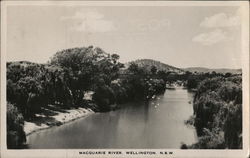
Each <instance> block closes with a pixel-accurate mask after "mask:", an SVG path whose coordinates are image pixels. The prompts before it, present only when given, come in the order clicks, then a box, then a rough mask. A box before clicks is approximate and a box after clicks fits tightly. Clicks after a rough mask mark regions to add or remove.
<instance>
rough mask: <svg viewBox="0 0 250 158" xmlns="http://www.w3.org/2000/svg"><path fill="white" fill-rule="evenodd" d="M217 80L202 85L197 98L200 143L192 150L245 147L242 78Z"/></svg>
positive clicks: (196, 113)
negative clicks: (243, 139)
mask: <svg viewBox="0 0 250 158" xmlns="http://www.w3.org/2000/svg"><path fill="white" fill-rule="evenodd" d="M227 76H229V77H213V78H208V79H205V80H204V81H202V82H201V83H200V85H199V86H198V89H197V92H196V94H195V97H194V115H195V123H194V125H195V127H196V130H197V134H198V136H199V141H198V143H196V144H193V145H191V146H190V147H189V148H202V149H207V148H210V149H211V148H216V149H221V148H229V149H239V148H242V85H241V76H231V75H227Z"/></svg>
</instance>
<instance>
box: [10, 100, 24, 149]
mask: <svg viewBox="0 0 250 158" xmlns="http://www.w3.org/2000/svg"><path fill="white" fill-rule="evenodd" d="M23 125H24V120H23V116H22V114H21V113H19V112H18V110H17V108H16V107H15V106H14V105H12V104H10V103H8V104H7V147H8V149H17V148H20V147H21V146H22V145H24V143H25V142H26V135H25V132H24V130H23Z"/></svg>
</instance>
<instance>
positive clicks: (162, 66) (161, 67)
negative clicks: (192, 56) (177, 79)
mask: <svg viewBox="0 0 250 158" xmlns="http://www.w3.org/2000/svg"><path fill="white" fill-rule="evenodd" d="M131 63H135V64H137V65H138V66H140V67H145V68H146V69H148V70H150V69H151V67H152V66H155V67H156V68H157V70H163V71H172V72H177V73H183V72H184V71H183V70H182V69H180V68H177V67H174V66H171V65H168V64H164V63H162V62H160V61H156V60H152V59H138V60H135V61H131V62H129V63H127V64H126V66H128V65H130V64H131Z"/></svg>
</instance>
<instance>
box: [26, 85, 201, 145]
mask: <svg viewBox="0 0 250 158" xmlns="http://www.w3.org/2000/svg"><path fill="white" fill-rule="evenodd" d="M192 99H193V94H192V93H190V92H188V91H187V90H185V89H181V88H177V89H175V90H166V92H165V93H164V95H159V96H156V97H155V98H154V99H152V100H151V101H149V102H147V103H146V102H137V103H128V104H126V105H124V107H122V108H121V109H118V110H116V111H110V112H106V113H95V114H92V115H90V116H88V117H86V118H81V119H78V120H76V121H73V122H70V123H67V124H65V125H62V126H59V127H52V128H50V129H47V130H43V131H40V132H36V133H33V134H31V135H29V136H28V137H27V143H28V147H29V148H36V149H38V148H39V149H80V148H81V149H92V148H93V149H95V148H126V149H129V148H136V149H148V148H151V149H157V148H173V149H179V148H180V145H181V143H182V142H184V143H186V144H192V143H195V142H196V141H197V135H196V132H195V129H194V128H193V127H190V126H187V125H185V123H184V121H185V120H187V119H188V118H189V117H190V116H191V115H192V114H193V105H192Z"/></svg>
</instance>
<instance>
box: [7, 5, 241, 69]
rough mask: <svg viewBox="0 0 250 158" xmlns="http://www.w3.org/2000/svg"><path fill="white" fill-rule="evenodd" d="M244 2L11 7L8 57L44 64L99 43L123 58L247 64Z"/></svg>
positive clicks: (209, 64) (223, 65) (207, 64)
mask: <svg viewBox="0 0 250 158" xmlns="http://www.w3.org/2000/svg"><path fill="white" fill-rule="evenodd" d="M239 11H240V10H239V8H238V7H204V6H203V7H194V6H189V7H184V6H178V7H173V6H171V7H166V6H162V7H160V6H158V7H145V6H144V7H110V6H109V7H75V6H71V7H66V6H8V10H7V28H8V29H7V61H17V60H28V61H33V62H39V63H44V62H47V61H48V60H49V58H50V57H52V56H53V54H54V53H56V52H57V51H60V50H62V49H66V48H72V47H83V46H89V45H93V46H98V47H101V48H102V49H103V50H105V51H106V52H108V53H117V54H119V55H120V57H121V61H122V62H127V61H131V60H135V59H143V58H147V59H155V60H159V61H161V62H164V63H166V64H170V65H173V66H176V67H196V66H199V67H209V68H240V67H241V62H240V61H241V41H240V39H241V29H240V23H241V22H240V16H239Z"/></svg>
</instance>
